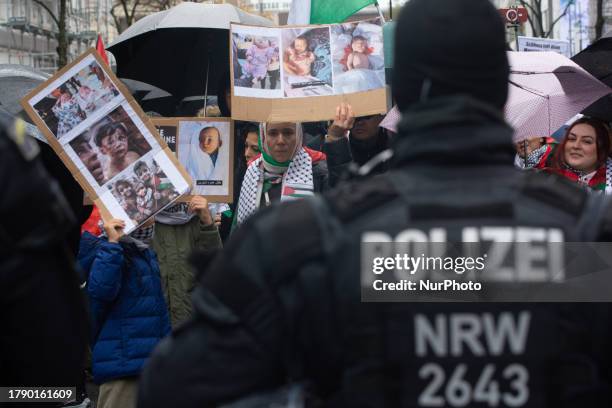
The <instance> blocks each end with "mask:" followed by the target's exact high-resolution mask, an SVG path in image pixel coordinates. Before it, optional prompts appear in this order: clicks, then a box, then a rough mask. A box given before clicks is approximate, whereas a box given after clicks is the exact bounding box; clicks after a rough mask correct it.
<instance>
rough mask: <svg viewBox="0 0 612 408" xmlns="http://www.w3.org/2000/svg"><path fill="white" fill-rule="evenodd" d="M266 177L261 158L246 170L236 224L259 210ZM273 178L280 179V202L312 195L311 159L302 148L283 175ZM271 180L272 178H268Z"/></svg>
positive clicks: (266, 172) (268, 174)
mask: <svg viewBox="0 0 612 408" xmlns="http://www.w3.org/2000/svg"><path fill="white" fill-rule="evenodd" d="M268 176H270V173H269V172H268V171H267V170H265V168H264V163H263V157H259V158H258V159H257V160H255V161H254V162H253V163H251V165H250V166H249V168H248V169H247V171H246V173H245V175H244V180H243V181H242V188H241V189H240V199H239V201H238V214H237V218H236V223H237V224H242V223H243V222H244V221H245V220H246V219H247V218H249V217H250V216H251V215H252V214H253V213H254V212H255V211H257V209H258V208H259V203H260V202H261V195H262V192H263V187H264V182H265V180H266V178H267V177H268ZM274 176H276V177H282V181H281V182H282V187H281V202H283V201H288V200H295V199H298V198H302V197H306V196H311V195H313V194H314V181H313V176H312V159H311V158H310V155H309V154H308V153H306V151H305V150H304V149H303V148H301V149H300V150H299V151H298V152H297V154H296V155H295V156H294V158H293V160H292V161H291V163H290V164H289V167H288V168H287V171H286V172H285V173H284V174H282V175H274ZM271 178H274V177H268V179H271Z"/></svg>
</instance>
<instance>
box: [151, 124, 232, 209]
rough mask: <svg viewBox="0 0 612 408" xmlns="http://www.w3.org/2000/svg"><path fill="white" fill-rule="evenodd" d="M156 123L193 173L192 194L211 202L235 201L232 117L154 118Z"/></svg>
mask: <svg viewBox="0 0 612 408" xmlns="http://www.w3.org/2000/svg"><path fill="white" fill-rule="evenodd" d="M153 123H154V125H155V127H156V128H157V130H158V131H159V134H160V136H161V137H162V138H163V139H164V140H165V141H166V143H168V146H169V147H170V149H171V150H172V151H173V152H174V153H175V154H176V155H177V157H178V160H179V162H180V163H181V164H182V165H183V166H184V167H185V169H186V171H187V173H188V174H189V175H190V176H191V178H192V180H193V187H192V189H191V192H190V195H202V196H205V197H206V198H207V199H208V201H209V202H211V203H214V202H219V203H230V202H232V200H233V168H234V163H233V157H234V155H233V151H234V137H233V135H234V130H233V123H232V121H231V119H229V118H220V117H211V118H192V117H191V118H153ZM183 199H184V200H187V199H189V196H185V197H184V198H183Z"/></svg>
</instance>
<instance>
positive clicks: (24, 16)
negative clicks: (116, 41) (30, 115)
mask: <svg viewBox="0 0 612 408" xmlns="http://www.w3.org/2000/svg"><path fill="white" fill-rule="evenodd" d="M112 2H113V0H68V1H67V31H68V38H69V41H70V47H69V60H72V59H74V58H76V57H77V56H79V55H80V54H81V53H83V52H84V51H85V50H86V49H87V48H89V47H92V46H95V41H96V39H97V36H98V34H100V35H101V36H102V39H103V40H104V42H105V43H106V44H108V43H109V42H110V41H112V40H113V38H114V37H115V36H116V29H115V27H114V24H113V21H112V18H111V16H110V13H109V12H110V8H111V6H112ZM43 3H44V4H45V5H46V6H47V7H48V8H49V9H50V10H51V11H52V12H53V13H54V14H55V16H59V0H43ZM57 32H58V28H57V24H56V23H55V21H54V20H53V18H52V17H51V15H50V14H49V12H48V11H47V10H45V9H44V8H43V7H41V6H40V5H39V4H37V3H36V2H35V1H33V0H0V63H2V64H21V65H29V66H31V67H34V68H36V69H39V70H41V71H45V72H49V73H52V72H55V71H56V70H57V59H58V57H57V52H56V49H57V40H56V35H57Z"/></svg>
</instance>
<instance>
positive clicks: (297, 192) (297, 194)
mask: <svg viewBox="0 0 612 408" xmlns="http://www.w3.org/2000/svg"><path fill="white" fill-rule="evenodd" d="M312 195H314V193H313V191H312V189H311V188H310V186H306V185H304V186H302V185H299V184H293V185H291V186H285V187H284V188H283V196H285V197H291V198H303V197H310V196H312Z"/></svg>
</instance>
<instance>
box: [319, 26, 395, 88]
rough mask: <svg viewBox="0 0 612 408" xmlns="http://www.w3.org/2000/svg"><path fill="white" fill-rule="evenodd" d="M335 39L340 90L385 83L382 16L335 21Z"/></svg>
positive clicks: (335, 68) (378, 86)
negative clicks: (339, 22)
mask: <svg viewBox="0 0 612 408" xmlns="http://www.w3.org/2000/svg"><path fill="white" fill-rule="evenodd" d="M331 42H332V52H333V67H334V86H335V92H336V93H337V94H345V93H352V92H362V91H369V90H371V89H378V88H384V87H385V60H384V48H383V32H382V25H381V20H380V19H374V20H368V21H360V22H355V23H345V24H336V25H333V26H331Z"/></svg>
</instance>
